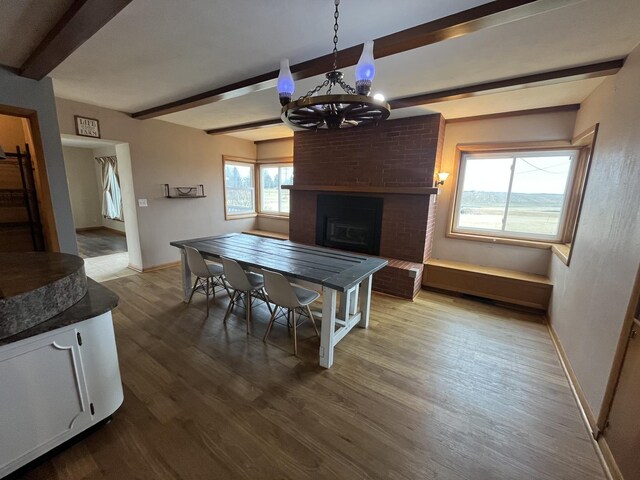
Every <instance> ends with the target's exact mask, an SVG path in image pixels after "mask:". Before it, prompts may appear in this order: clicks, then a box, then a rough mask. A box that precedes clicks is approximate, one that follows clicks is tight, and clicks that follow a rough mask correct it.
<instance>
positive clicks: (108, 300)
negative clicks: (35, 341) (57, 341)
mask: <svg viewBox="0 0 640 480" xmlns="http://www.w3.org/2000/svg"><path fill="white" fill-rule="evenodd" d="M119 300H120V299H119V298H118V296H117V295H116V294H115V293H113V292H112V291H111V290H109V289H108V288H106V287H103V286H102V285H100V284H99V283H98V282H96V281H95V280H92V279H90V278H87V293H86V295H85V296H84V297H82V299H81V300H80V301H79V302H77V303H76V304H75V305H73V306H71V307H70V308H68V309H66V310H65V311H64V312H62V313H59V314H58V315H56V316H55V317H52V318H50V319H49V320H47V321H45V322H42V323H39V324H38V325H36V326H34V327H31V328H29V329H28V330H23V331H22V332H20V333H18V334H16V335H13V336H11V337H7V338H3V339H0V346H2V345H7V344H10V343H14V342H17V341H19V340H24V339H25V338H29V337H33V336H35V335H39V334H41V333H45V332H49V331H51V330H55V329H57V328H61V327H66V326H67V325H72V324H74V323H78V322H82V321H83V320H87V319H89V318H93V317H97V316H98V315H102V314H103V313H106V312H108V311H110V310H113V309H114V308H115V307H116V306H117V305H118V301H119Z"/></svg>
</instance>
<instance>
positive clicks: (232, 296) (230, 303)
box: [222, 290, 237, 325]
mask: <svg viewBox="0 0 640 480" xmlns="http://www.w3.org/2000/svg"><path fill="white" fill-rule="evenodd" d="M236 293H237V292H236V290H234V291H233V295H231V299H230V300H229V305H227V311H226V312H225V313H224V320H223V321H222V323H224V324H225V325H226V324H227V318H229V314H230V313H231V309H232V308H233V305H234V302H235V298H236Z"/></svg>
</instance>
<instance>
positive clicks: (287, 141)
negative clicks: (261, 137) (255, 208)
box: [256, 137, 296, 235]
mask: <svg viewBox="0 0 640 480" xmlns="http://www.w3.org/2000/svg"><path fill="white" fill-rule="evenodd" d="M256 154H257V157H256V158H257V160H258V162H262V163H268V162H269V161H272V160H274V159H282V158H293V137H291V138H283V139H281V140H278V141H273V142H271V141H270V142H264V143H261V142H258V143H256ZM295 174H296V173H295V171H294V172H293V175H294V176H295ZM256 228H258V229H260V230H265V231H267V232H277V233H286V234H287V235H288V234H289V217H275V216H267V215H259V216H258V223H257V227H256Z"/></svg>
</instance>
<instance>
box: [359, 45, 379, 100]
mask: <svg viewBox="0 0 640 480" xmlns="http://www.w3.org/2000/svg"><path fill="white" fill-rule="evenodd" d="M375 75H376V66H375V64H374V63H373V41H372V40H369V41H368V42H365V44H364V47H363V49H362V55H360V60H358V64H357V65H356V90H357V91H358V93H359V94H360V95H369V92H370V91H371V82H372V80H373V77H375Z"/></svg>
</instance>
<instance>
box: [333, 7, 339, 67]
mask: <svg viewBox="0 0 640 480" xmlns="http://www.w3.org/2000/svg"><path fill="white" fill-rule="evenodd" d="M335 4H336V11H335V12H334V13H333V18H334V20H335V22H334V24H333V70H334V71H335V70H337V69H338V28H340V27H339V26H338V17H339V16H340V12H339V11H338V5H340V0H335Z"/></svg>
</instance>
